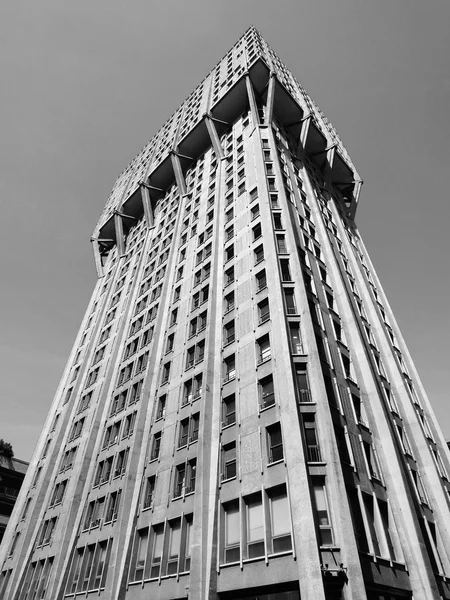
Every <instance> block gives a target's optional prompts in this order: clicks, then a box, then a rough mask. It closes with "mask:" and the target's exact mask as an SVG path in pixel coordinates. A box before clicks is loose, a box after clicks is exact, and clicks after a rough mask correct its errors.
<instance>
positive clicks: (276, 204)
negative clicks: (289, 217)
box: [270, 194, 280, 208]
mask: <svg viewBox="0 0 450 600" xmlns="http://www.w3.org/2000/svg"><path fill="white" fill-rule="evenodd" d="M270 205H271V207H272V208H280V204H279V202H278V195H277V194H270Z"/></svg>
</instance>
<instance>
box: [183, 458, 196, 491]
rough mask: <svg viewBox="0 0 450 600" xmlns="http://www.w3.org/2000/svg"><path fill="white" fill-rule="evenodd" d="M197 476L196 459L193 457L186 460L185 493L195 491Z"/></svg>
mask: <svg viewBox="0 0 450 600" xmlns="http://www.w3.org/2000/svg"><path fill="white" fill-rule="evenodd" d="M196 477H197V459H195V458H193V459H191V460H189V461H188V462H187V475H186V494H192V493H193V492H195V479H196Z"/></svg>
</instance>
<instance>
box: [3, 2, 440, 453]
mask: <svg viewBox="0 0 450 600" xmlns="http://www.w3.org/2000/svg"><path fill="white" fill-rule="evenodd" d="M249 25H254V26H256V27H257V28H258V29H259V31H260V32H261V34H262V35H263V36H264V37H265V38H266V39H267V41H268V42H269V44H270V45H271V46H272V47H273V48H274V50H275V51H276V52H277V54H278V55H279V56H280V58H281V59H282V60H283V61H284V62H285V63H286V65H287V66H288V68H290V70H291V71H292V72H293V73H294V75H295V76H296V77H297V79H298V80H299V81H300V82H301V83H302V85H303V86H304V87H305V88H306V90H307V91H308V93H309V94H310V95H311V96H312V98H313V99H314V100H315V102H316V103H317V104H318V105H319V107H320V108H321V109H322V110H323V112H324V113H325V114H326V115H327V117H328V118H329V119H330V121H331V122H332V123H333V124H334V125H335V127H336V129H337V130H338V132H339V134H340V136H341V137H342V139H343V141H344V144H345V146H346V147H347V149H348V151H349V153H350V156H351V157H352V160H353V162H354V164H355V166H356V168H357V170H358V172H359V174H360V175H361V176H362V178H363V179H364V185H363V188H362V192H361V198H360V205H359V208H358V212H357V215H356V221H357V224H358V227H359V229H360V232H361V234H362V236H363V239H364V241H365V244H366V246H367V249H368V251H369V253H370V256H371V259H372V261H373V264H374V266H375V269H376V271H377V273H378V275H379V277H380V279H381V282H382V284H383V287H384V290H385V292H386V293H387V296H388V298H389V301H390V304H391V306H392V308H393V310H394V314H395V315H396V318H397V320H398V323H399V326H400V328H401V330H402V333H403V336H404V338H405V340H406V342H407V344H408V347H409V350H410V352H411V354H412V357H413V359H414V361H415V364H416V366H417V368H418V371H419V373H420V375H421V378H422V381H423V383H424V385H425V388H426V390H427V392H428V395H429V398H430V400H431V403H432V405H433V407H434V410H435V412H436V415H437V417H438V419H439V421H440V423H441V426H442V429H443V432H444V435H445V437H446V438H447V439H450V411H449V408H448V406H449V402H448V397H449V394H448V391H447V379H448V365H449V363H450V350H449V343H448V341H447V338H448V334H449V311H448V304H449V292H450V277H449V275H450V273H449V271H450V266H449V257H450V235H448V231H447V229H448V226H449V223H450V205H449V198H448V185H447V174H448V171H449V165H450V161H449V159H450V143H449V140H450V119H449V113H448V111H449V107H450V70H449V60H448V57H449V56H450V3H449V2H448V0H428V1H427V2H423V1H422V0H421V1H418V0H373V1H370V2H368V1H363V0H339V2H337V1H336V0H314V2H313V1H309V2H308V1H307V0H305V1H303V2H301V1H299V0H277V2H269V1H267V0H240V1H239V2H237V1H236V0H227V1H222V0H191V1H190V2H186V1H181V0H180V1H175V0H153V1H149V0H147V1H139V0H128V1H127V2H123V1H122V0H120V1H119V0H77V2H68V1H67V0H40V1H39V2H33V1H32V0H29V1H26V2H25V1H23V0H15V1H14V2H9V3H3V6H2V8H1V9H0V81H1V82H2V85H1V87H2V92H1V94H0V106H1V110H0V121H1V128H0V131H1V138H0V139H1V141H0V206H1V218H0V277H1V279H0V281H1V288H0V409H1V412H0V414H1V418H0V438H4V439H5V440H7V441H9V442H10V443H12V445H13V448H14V451H15V455H16V457H17V458H21V459H23V460H29V459H30V458H31V456H32V453H33V448H34V446H35V444H36V442H37V440H38V436H39V434H40V430H41V428H42V425H43V423H44V420H45V417H46V415H47V412H48V409H49V407H50V405H51V402H52V399H53V396H54V394H55V391H56V388H57V385H58V382H59V379H60V377H61V375H62V372H63V369H64V366H65V363H66V360H67V358H68V355H69V352H70V349H71V347H72V344H73V341H74V339H75V335H76V333H77V331H78V328H79V326H80V323H81V319H82V316H83V314H84V311H85V309H86V307H87V303H88V300H89V298H90V295H91V293H92V291H93V287H94V284H95V279H96V274H95V266H94V260H93V255H92V249H91V244H90V241H89V240H90V236H91V233H92V232H93V230H94V227H95V224H96V222H97V219H98V217H99V216H100V213H101V211H102V208H103V206H104V204H105V202H106V200H107V199H108V196H109V193H110V190H111V188H112V186H113V184H114V181H115V179H116V178H117V176H118V175H119V174H120V172H121V171H122V170H123V169H124V168H125V167H126V165H127V164H128V163H129V162H130V160H131V159H133V158H134V156H135V155H136V154H137V153H138V152H139V151H140V150H141V148H142V147H143V146H144V145H145V144H146V143H147V141H148V140H149V139H150V138H151V137H152V135H153V134H154V133H155V132H156V131H157V130H158V129H159V128H160V127H161V125H163V123H164V121H165V120H166V119H167V118H168V117H170V115H171V114H172V113H173V112H174V110H175V109H176V108H177V107H178V106H179V105H180V104H181V102H182V101H183V100H184V99H185V98H186V97H187V96H188V95H189V93H190V92H191V91H192V90H193V89H194V87H195V86H196V85H197V84H198V83H199V82H200V81H201V80H202V79H203V78H204V76H205V75H206V74H207V73H208V72H209V71H210V69H211V68H213V67H214V65H215V64H216V63H217V62H218V61H219V60H220V58H222V56H223V55H224V54H225V53H226V52H227V51H228V49H229V48H230V47H231V46H232V45H233V44H234V43H235V41H236V40H237V39H238V38H239V37H240V36H241V34H242V33H243V32H244V31H245V29H247V27H248V26H249Z"/></svg>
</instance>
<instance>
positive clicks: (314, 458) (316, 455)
mask: <svg viewBox="0 0 450 600" xmlns="http://www.w3.org/2000/svg"><path fill="white" fill-rule="evenodd" d="M307 452H308V462H322V455H321V453H320V448H319V446H317V445H311V444H308V446H307Z"/></svg>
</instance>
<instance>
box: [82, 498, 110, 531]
mask: <svg viewBox="0 0 450 600" xmlns="http://www.w3.org/2000/svg"><path fill="white" fill-rule="evenodd" d="M104 508H105V496H102V497H101V498H97V500H93V501H92V502H89V504H88V508H87V512H86V518H85V520H84V529H91V528H93V527H98V526H99V525H100V522H101V519H102V517H103V510H104Z"/></svg>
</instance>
